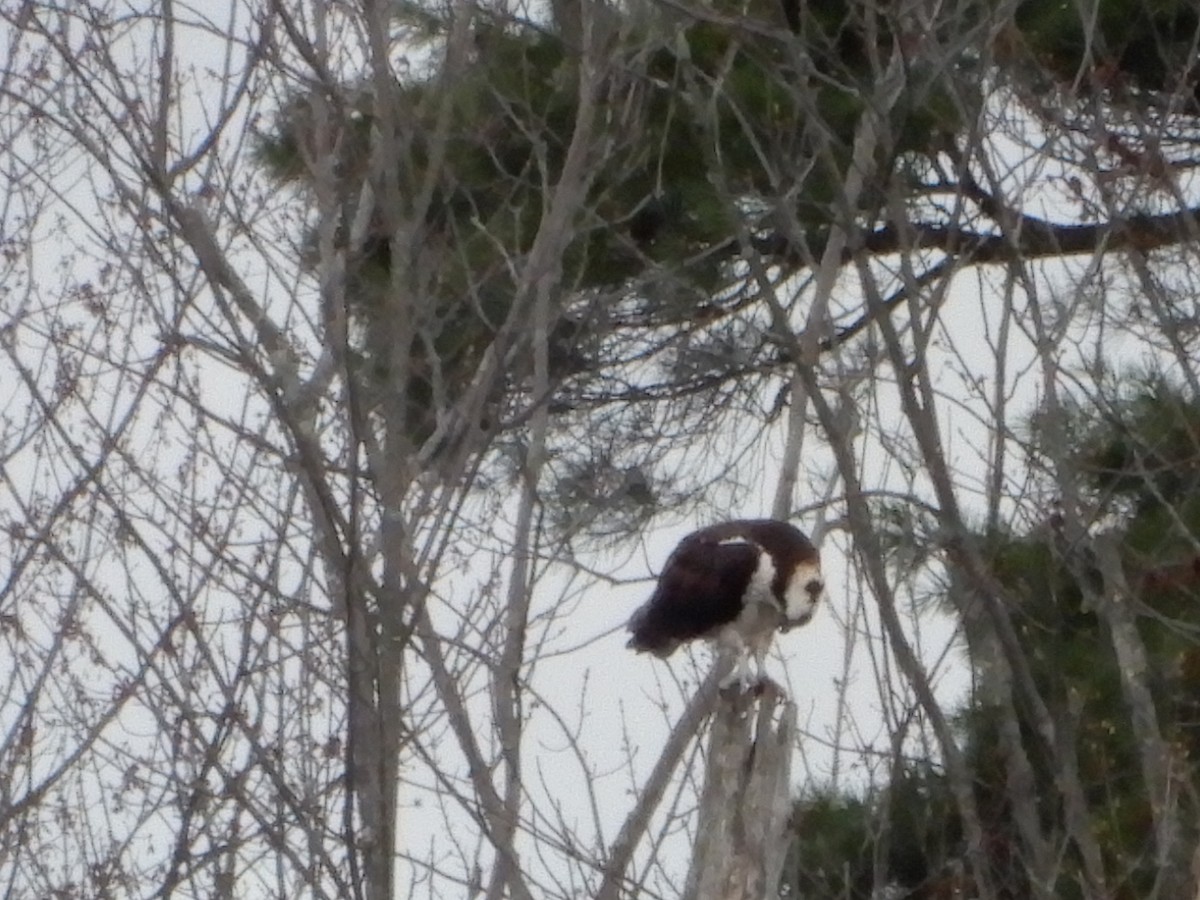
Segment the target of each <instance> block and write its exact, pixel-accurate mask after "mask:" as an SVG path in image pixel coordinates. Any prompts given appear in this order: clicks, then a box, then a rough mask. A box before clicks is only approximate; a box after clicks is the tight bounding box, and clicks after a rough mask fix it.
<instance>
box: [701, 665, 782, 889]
mask: <svg viewBox="0 0 1200 900" xmlns="http://www.w3.org/2000/svg"><path fill="white" fill-rule="evenodd" d="M795 740H796V707H795V704H793V703H792V702H791V700H789V699H788V698H787V697H786V696H785V695H784V694H783V692H782V691H781V690H780V689H779V688H778V687H776V686H775V685H771V684H767V685H765V686H764V688H763V689H762V690H761V691H757V692H750V691H739V692H737V693H729V692H726V693H724V694H722V696H721V699H720V701H719V703H718V704H717V710H716V714H715V716H714V717H713V723H712V730H711V731H710V733H709V743H708V762H707V766H706V768H705V776H704V792H703V795H702V796H701V799H700V811H699V815H698V817H697V832H696V844H695V848H694V852H693V854H692V865H691V870H690V871H689V872H688V879H687V886H686V888H685V890H684V897H685V898H687V900H762V898H767V897H774V896H776V895H777V893H778V889H779V875H780V872H781V871H782V869H783V859H784V854H785V852H786V850H787V835H786V831H787V822H788V815H789V811H790V808H791V792H790V790H789V783H790V775H791V760H792V747H793V746H794V744H795Z"/></svg>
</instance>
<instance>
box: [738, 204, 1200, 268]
mask: <svg viewBox="0 0 1200 900" xmlns="http://www.w3.org/2000/svg"><path fill="white" fill-rule="evenodd" d="M1198 223H1200V207H1193V208H1189V209H1183V210H1179V211H1176V212H1171V213H1164V214H1162V215H1157V216H1149V215H1135V216H1129V217H1127V218H1122V219H1114V220H1113V221H1110V222H1095V223H1090V224H1082V225H1068V224H1058V223H1053V222H1047V221H1046V220H1044V219H1039V218H1036V217H1035V216H1028V215H1017V214H1014V215H1013V216H1012V224H1011V225H1010V226H1009V227H1008V228H1007V230H1002V229H1001V227H1000V225H999V224H997V226H996V230H995V231H981V230H972V229H964V228H961V227H956V226H951V225H944V224H940V223H924V222H908V223H905V224H904V225H902V226H896V225H894V224H888V225H884V226H883V227H881V228H878V229H875V230H874V231H870V232H867V233H865V234H861V235H860V236H859V243H858V244H857V245H855V244H854V242H853V241H852V242H851V245H850V247H848V248H847V250H846V260H845V261H846V262H849V261H850V257H851V255H852V254H853V253H855V252H861V250H866V251H868V252H870V253H874V254H886V253H900V252H911V251H914V250H941V251H942V252H944V253H948V254H952V255H955V256H958V257H959V261H960V263H966V264H973V263H999V262H1011V261H1015V260H1019V259H1037V258H1041V257H1048V256H1077V255H1080V254H1086V253H1095V252H1097V251H1099V250H1101V249H1104V250H1138V251H1141V252H1143V253H1144V252H1148V251H1150V250H1156V249H1158V248H1160V247H1167V246H1170V245H1172V244H1179V243H1183V242H1184V241H1187V240H1189V239H1192V238H1195V237H1200V225H1198ZM754 246H755V249H757V250H758V251H759V252H760V253H762V254H763V255H764V256H767V257H773V258H775V259H786V260H789V261H794V262H797V263H799V262H801V254H800V252H799V251H798V249H797V248H795V247H794V246H793V245H792V244H791V243H790V242H789V241H788V240H787V239H786V238H785V237H784V236H783V235H782V234H779V233H778V232H775V233H770V234H764V235H761V236H759V237H758V239H757V240H755V242H754ZM812 252H814V251H812V250H811V248H810V253H812Z"/></svg>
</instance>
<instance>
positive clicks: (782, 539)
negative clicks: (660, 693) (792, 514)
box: [628, 519, 825, 687]
mask: <svg viewBox="0 0 1200 900" xmlns="http://www.w3.org/2000/svg"><path fill="white" fill-rule="evenodd" d="M824 590H825V582H824V580H823V579H822V578H821V559H820V556H819V555H818V554H817V548H816V547H814V546H813V545H812V542H811V541H810V540H809V539H808V538H807V537H806V536H805V535H804V533H803V532H801V531H800V530H799V529H797V528H794V527H793V526H791V525H789V524H788V523H787V522H778V521H775V520H773V519H740V520H736V521H732V522H723V523H721V524H719V525H710V526H709V527H708V528H701V529H700V530H699V531H696V532H693V533H692V534H689V535H688V536H687V537H685V538H684V539H683V540H682V541H680V542H679V546H678V547H676V548H675V551H674V552H673V553H672V554H671V556H670V557H669V558H668V559H667V564H666V566H665V567H664V568H663V570H662V574H660V575H659V576H658V586H657V587H656V588H655V589H654V595H653V596H652V597H651V598H650V599H649V600H648V601H647V602H646V603H645V604H644V605H643V606H642V607H640V608H639V609H638V610H637V611H636V612H635V613H634V614H633V616H632V617H631V618H630V620H629V631H630V632H631V633H632V637H630V639H629V644H628V646H629V647H630V648H631V649H633V650H638V651H644V652H648V653H653V654H654V655H655V656H658V657H667V656H670V655H671V654H672V653H674V652H675V650H676V648H678V647H679V645H680V644H682V643H684V642H685V641H691V640H695V639H696V638H706V639H708V640H712V641H715V642H716V644H717V646H718V647H722V648H728V649H729V650H731V651H733V652H734V653H735V654H736V658H737V665H736V667H735V668H734V670H733V672H732V673H731V674H730V676H729V677H728V678H726V679H724V680H723V681H722V687H729V686H730V685H732V684H734V683H740V684H742V685H744V686H745V685H749V683H750V656H751V655H753V656H754V659H755V661H756V662H757V664H758V674H759V677H760V678H763V677H765V676H764V673H763V662H764V659H765V657H766V654H767V649H768V648H769V647H770V644H771V639H772V638H773V637H774V636H775V632H776V630H779V629H782V630H784V631H786V630H787V629H789V628H792V627H793V626H796V625H803V624H805V623H806V622H808V620H809V619H811V618H812V615H813V612H814V611H815V609H816V607H817V603H818V602H819V601H820V599H821V596H822V594H823V593H824Z"/></svg>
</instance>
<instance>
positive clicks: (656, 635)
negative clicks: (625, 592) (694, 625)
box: [625, 604, 679, 658]
mask: <svg viewBox="0 0 1200 900" xmlns="http://www.w3.org/2000/svg"><path fill="white" fill-rule="evenodd" d="M629 634H630V637H629V642H628V643H626V644H625V646H626V647H628V648H629V649H630V650H636V651H638V652H639V653H653V654H654V655H655V656H658V657H663V658H665V657H668V656H670V655H671V654H672V653H674V652H675V649H676V648H677V647H678V646H679V640H678V639H676V638H673V637H671V636H670V635H669V634H667V633H666V632H665V630H664V629H663V628H662V627H661V626H660V625H659V624H658V623H657V622H655V621H654V617H653V616H652V615H651V610H650V604H646V605H645V606H643V607H641V608H640V609H638V610H637V612H635V613H634V614H633V616H632V617H631V618H630V619H629Z"/></svg>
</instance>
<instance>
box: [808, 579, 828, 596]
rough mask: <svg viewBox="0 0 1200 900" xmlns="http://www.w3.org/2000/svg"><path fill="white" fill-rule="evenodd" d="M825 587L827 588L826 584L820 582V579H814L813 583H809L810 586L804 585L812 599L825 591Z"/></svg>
mask: <svg viewBox="0 0 1200 900" xmlns="http://www.w3.org/2000/svg"><path fill="white" fill-rule="evenodd" d="M824 587H825V583H824V582H822V581H820V580H819V579H816V578H814V579H813V580H812V581H810V582H808V584H806V585H804V590H806V591H807V592H808V595H809V596H810V597H816V596H817V595H818V594H820V593H821V591H822V590H823V589H824Z"/></svg>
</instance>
